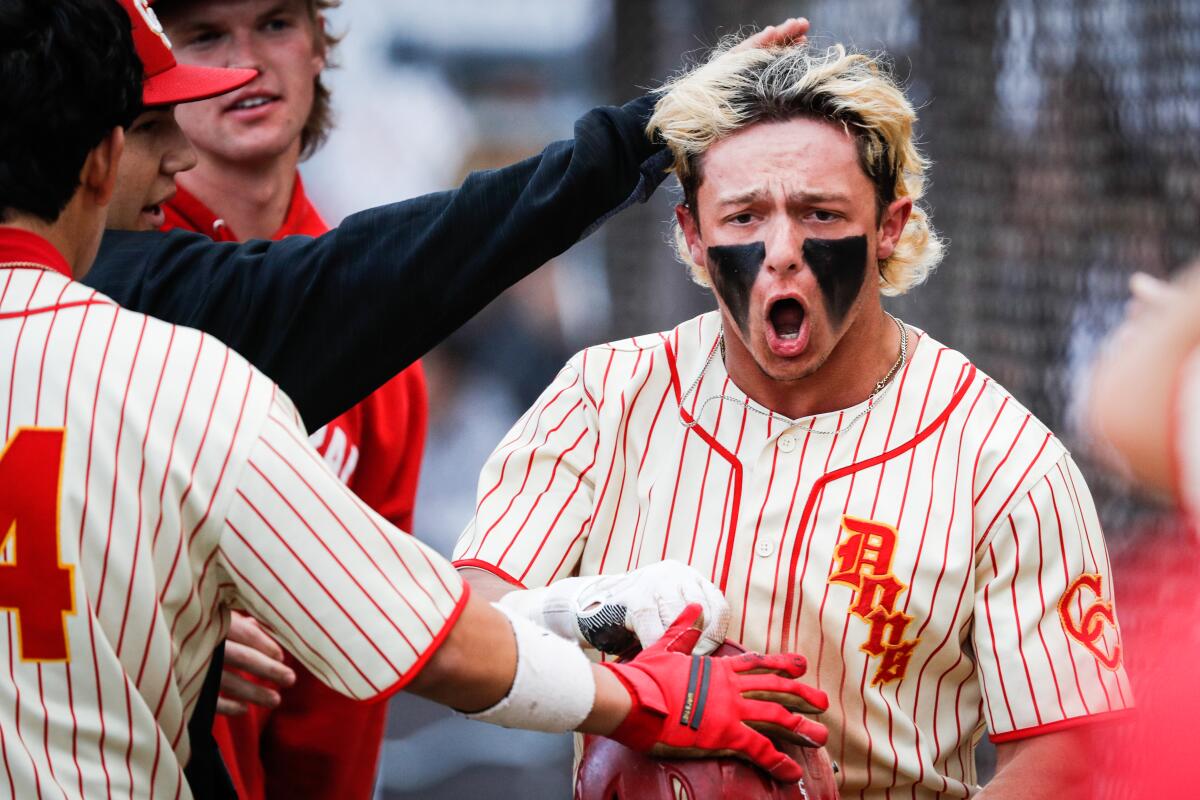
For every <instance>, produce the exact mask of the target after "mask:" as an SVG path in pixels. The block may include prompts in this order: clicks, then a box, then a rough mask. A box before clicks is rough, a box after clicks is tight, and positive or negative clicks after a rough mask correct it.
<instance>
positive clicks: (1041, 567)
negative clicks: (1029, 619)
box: [1010, 479, 1067, 719]
mask: <svg viewBox="0 0 1200 800" xmlns="http://www.w3.org/2000/svg"><path fill="white" fill-rule="evenodd" d="M1043 480H1045V479H1043ZM1029 507H1030V508H1032V509H1033V516H1034V519H1035V520H1037V544H1038V576H1039V580H1038V582H1037V584H1038V602H1039V603H1041V609H1042V615H1041V617H1040V619H1045V618H1046V591H1045V587H1044V586H1043V585H1042V581H1041V580H1040V577H1041V575H1042V574H1043V573H1044V572H1045V567H1046V560H1045V557H1044V553H1043V549H1042V515H1041V513H1039V512H1038V506H1037V503H1036V502H1034V500H1033V495H1032V494H1030V496H1029ZM1010 524H1011V517H1010ZM1014 534H1015V531H1014ZM1037 634H1038V639H1039V640H1040V641H1041V643H1042V652H1044V653H1045V654H1046V664H1047V665H1048V666H1049V667H1050V678H1051V679H1052V680H1053V681H1054V696H1055V698H1056V699H1057V700H1058V711H1059V713H1060V714H1061V715H1062V717H1063V719H1066V716H1067V707H1066V706H1065V705H1064V704H1063V699H1062V688H1061V687H1060V686H1059V683H1058V670H1057V669H1055V668H1054V658H1053V657H1052V656H1051V655H1050V647H1049V645H1047V644H1046V636H1045V634H1043V633H1042V626H1041V625H1040V624H1039V625H1038V626H1037Z"/></svg>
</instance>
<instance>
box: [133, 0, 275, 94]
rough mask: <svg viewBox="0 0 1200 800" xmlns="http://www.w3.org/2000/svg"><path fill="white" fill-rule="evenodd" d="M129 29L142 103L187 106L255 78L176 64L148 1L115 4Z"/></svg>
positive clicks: (254, 73) (245, 73)
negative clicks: (138, 62)
mask: <svg viewBox="0 0 1200 800" xmlns="http://www.w3.org/2000/svg"><path fill="white" fill-rule="evenodd" d="M117 2H119V3H120V4H121V7H122V8H124V9H125V12H126V13H127V14H129V21H130V23H131V24H132V26H133V45H134V47H135V48H136V49H137V54H138V58H140V59H141V60H142V69H143V70H144V71H145V77H143V78H142V103H143V104H144V105H147V106H170V105H175V104H176V103H191V102H193V101H195V100H207V99H208V98H210V97H216V96H217V95H222V94H225V93H226V92H232V91H233V90H234V89H239V88H241V87H242V86H245V85H246V84H247V83H249V82H250V81H252V80H254V78H255V77H256V76H257V75H258V71H257V70H253V69H224V68H220V67H198V66H195V65H194V64H180V63H177V62H176V61H175V55H174V54H173V53H172V52H171V40H170V39H168V38H167V34H166V33H164V32H163V27H162V24H161V23H160V22H159V21H158V17H156V16H154V12H153V11H151V10H150V2H151V0H117Z"/></svg>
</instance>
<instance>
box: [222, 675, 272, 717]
mask: <svg viewBox="0 0 1200 800" xmlns="http://www.w3.org/2000/svg"><path fill="white" fill-rule="evenodd" d="M221 695H223V696H224V697H225V698H227V699H229V700H234V701H238V702H242V703H253V704H254V705H256V706H262V707H263V708H275V707H276V706H278V705H279V703H280V701H281V700H282V699H283V698H282V697H280V695H279V692H277V691H275V690H274V689H273V688H271V687H269V686H263V685H261V684H258V683H254V682H253V681H249V680H247V679H245V678H243V677H242V676H241V675H239V674H237V673H236V672H231V671H230V670H228V669H227V670H224V671H223V672H222V673H221ZM243 710H244V709H243Z"/></svg>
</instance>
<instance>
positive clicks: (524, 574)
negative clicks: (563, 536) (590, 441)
mask: <svg viewBox="0 0 1200 800" xmlns="http://www.w3.org/2000/svg"><path fill="white" fill-rule="evenodd" d="M595 465H596V458H595V455H594V454H593V456H592V461H591V463H589V464H588V465H587V468H586V469H584V470H583V471H582V472H580V473H579V477H577V478H576V479H575V485H574V486H573V487H571V493H570V494H569V495H567V499H566V500H564V501H563V504H562V505H561V506H560V507H559V509H558V513H557V514H555V515H554V520H553V521H552V522H551V523H550V526H549V527H548V528H547V529H546V535H545V536H543V537H542V541H541V543H540V544H539V545H538V547H537V550H536V551H535V552H534V554H533V558H531V559H529V564H528V565H527V566H526V567H525V571H524V572H522V573H521V580H522V581H524V580H525V578H526V577H527V576H528V575H529V571H530V570H531V569H533V565H534V564H536V563H537V562H538V558H539V557H540V556H541V553H542V548H544V547H545V546H546V543H547V542H548V541H549V540H550V533H551V532H552V531H553V530H554V527H555V526H556V525H557V524H558V521H559V520H560V519H562V515H563V513H564V512H565V511H566V510H567V508H568V507H569V506H570V505H571V500H572V499H573V498H574V497H575V494H576V492H578V491H579V487H580V486H581V485H582V484H583V479H584V478H585V477H586V476H587V474H588V473H589V472H591V471H592V467H593V466H595ZM589 522H591V520H590V519H587V520H584V521H583V525H581V526H580V528H579V532H578V533H577V534H576V535H575V540H574V541H572V542H571V546H569V547H568V548H567V549H566V551H564V552H563V557H562V559H560V560H559V562H558V566H557V567H555V568H554V573H553V574H557V573H558V570H559V569H561V568H562V565H563V561H565V560H566V557H567V553H570V552H571V549H572V548H573V547H574V545H575V542H577V541H579V537H580V536H582V535H583V531H584V530H585V529H586V528H587V526H588V523H589Z"/></svg>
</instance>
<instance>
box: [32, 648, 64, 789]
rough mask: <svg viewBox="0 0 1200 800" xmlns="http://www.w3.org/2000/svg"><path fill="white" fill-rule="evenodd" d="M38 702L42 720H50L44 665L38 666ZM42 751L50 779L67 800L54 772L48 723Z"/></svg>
mask: <svg viewBox="0 0 1200 800" xmlns="http://www.w3.org/2000/svg"><path fill="white" fill-rule="evenodd" d="M37 671H38V700H40V701H41V704H42V719H43V720H49V719H50V712H48V711H47V710H46V687H45V684H44V683H43V680H42V665H41V664H38V668H37ZM42 751H43V752H44V753H45V754H46V764H47V765H49V767H50V779H51V780H53V781H54V785H55V786H57V787H58V791H59V792H60V793H61V794H62V796H63V798H66V796H67V791H66V789H64V788H63V786H62V783H60V782H59V780H58V775H57V774H55V772H54V759H53V758H51V757H50V725H49V723H48V722H43V724H42Z"/></svg>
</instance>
